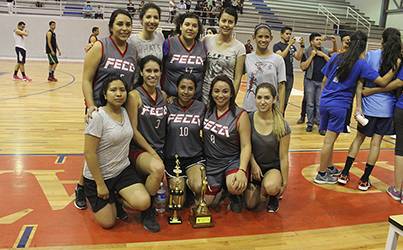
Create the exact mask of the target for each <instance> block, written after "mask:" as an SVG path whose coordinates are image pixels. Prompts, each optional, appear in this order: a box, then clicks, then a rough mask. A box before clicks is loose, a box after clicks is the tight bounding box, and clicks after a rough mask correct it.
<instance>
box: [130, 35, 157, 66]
mask: <svg viewBox="0 0 403 250" xmlns="http://www.w3.org/2000/svg"><path fill="white" fill-rule="evenodd" d="M164 40H165V39H164V35H163V34H162V32H161V31H154V37H153V39H151V40H144V39H142V38H141V37H140V35H139V34H135V35H133V36H131V37H130V39H129V45H131V46H134V48H135V50H136V51H137V56H138V61H140V59H141V58H143V57H145V56H148V55H153V56H156V57H158V58H159V59H160V60H162V44H163V43H164Z"/></svg>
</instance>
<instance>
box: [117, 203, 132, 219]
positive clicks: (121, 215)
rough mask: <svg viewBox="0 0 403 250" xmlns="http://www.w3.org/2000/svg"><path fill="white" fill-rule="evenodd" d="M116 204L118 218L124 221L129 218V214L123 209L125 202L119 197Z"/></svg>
mask: <svg viewBox="0 0 403 250" xmlns="http://www.w3.org/2000/svg"><path fill="white" fill-rule="evenodd" d="M115 205H116V218H118V219H119V220H123V221H126V220H127V219H129V215H127V213H126V211H125V210H124V209H123V204H122V202H121V201H120V200H119V199H118V200H117V201H116V203H115Z"/></svg>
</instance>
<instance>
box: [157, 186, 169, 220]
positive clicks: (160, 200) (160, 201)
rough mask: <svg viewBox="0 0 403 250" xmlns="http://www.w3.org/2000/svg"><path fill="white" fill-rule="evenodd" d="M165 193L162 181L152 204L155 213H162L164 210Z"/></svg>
mask: <svg viewBox="0 0 403 250" xmlns="http://www.w3.org/2000/svg"><path fill="white" fill-rule="evenodd" d="M166 202H167V195H166V190H165V188H164V183H162V182H161V185H160V189H158V191H157V194H156V195H155V198H154V206H155V210H156V211H157V213H159V214H162V213H164V212H165V208H166V204H167V203H166Z"/></svg>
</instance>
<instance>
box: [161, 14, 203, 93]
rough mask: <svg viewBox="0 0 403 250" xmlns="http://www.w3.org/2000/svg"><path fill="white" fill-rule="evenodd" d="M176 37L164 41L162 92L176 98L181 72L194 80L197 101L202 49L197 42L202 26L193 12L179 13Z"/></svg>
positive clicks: (201, 44)
mask: <svg viewBox="0 0 403 250" xmlns="http://www.w3.org/2000/svg"><path fill="white" fill-rule="evenodd" d="M175 22H176V33H177V34H178V35H177V36H174V37H170V38H168V39H167V40H165V42H164V46H163V52H164V72H163V83H162V89H163V90H164V91H165V92H166V93H167V95H168V96H177V87H176V81H177V80H178V78H179V76H180V75H182V74H183V73H190V74H192V75H194V76H195V77H196V99H200V98H201V91H202V83H203V78H204V62H205V61H206V56H207V55H206V50H205V48H204V46H203V43H202V42H201V41H200V40H199V39H200V36H201V34H202V33H203V27H202V24H201V22H200V19H199V17H198V16H197V15H196V14H195V13H193V12H187V13H184V14H180V15H179V16H178V17H177V18H176V19H175Z"/></svg>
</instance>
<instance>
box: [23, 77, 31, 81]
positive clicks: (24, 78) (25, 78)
mask: <svg viewBox="0 0 403 250" xmlns="http://www.w3.org/2000/svg"><path fill="white" fill-rule="evenodd" d="M22 80H24V81H26V82H30V81H32V79H31V78H29V77H28V76H24V77H23V78H22Z"/></svg>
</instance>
